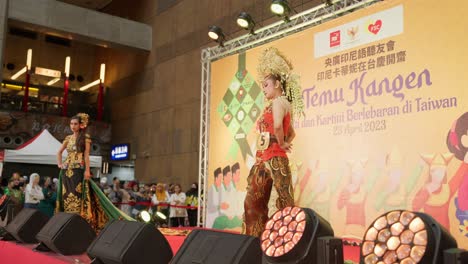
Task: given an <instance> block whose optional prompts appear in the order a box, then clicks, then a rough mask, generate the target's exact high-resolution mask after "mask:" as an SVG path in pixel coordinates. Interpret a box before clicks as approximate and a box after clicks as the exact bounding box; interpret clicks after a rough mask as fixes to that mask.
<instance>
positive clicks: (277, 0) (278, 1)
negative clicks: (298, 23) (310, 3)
mask: <svg viewBox="0 0 468 264" xmlns="http://www.w3.org/2000/svg"><path fill="white" fill-rule="evenodd" d="M270 10H271V12H273V14H275V15H277V16H279V17H282V18H283V19H284V21H286V22H288V21H289V16H288V15H289V13H290V12H291V8H290V7H289V3H288V1H286V0H273V1H272V2H271V5H270Z"/></svg>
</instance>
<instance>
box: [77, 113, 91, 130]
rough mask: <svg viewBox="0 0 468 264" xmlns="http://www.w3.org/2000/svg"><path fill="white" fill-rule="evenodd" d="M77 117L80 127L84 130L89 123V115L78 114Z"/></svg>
mask: <svg viewBox="0 0 468 264" xmlns="http://www.w3.org/2000/svg"><path fill="white" fill-rule="evenodd" d="M77 116H79V117H80V125H82V126H83V128H86V127H87V126H88V123H89V115H88V114H86V113H78V114H77Z"/></svg>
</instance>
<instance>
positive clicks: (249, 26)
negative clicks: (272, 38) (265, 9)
mask: <svg viewBox="0 0 468 264" xmlns="http://www.w3.org/2000/svg"><path fill="white" fill-rule="evenodd" d="M237 25H239V26H240V27H241V28H243V29H246V30H249V31H250V34H252V35H253V34H254V27H255V21H254V20H253V19H252V17H251V16H250V15H249V14H248V13H246V12H241V13H240V14H239V16H237Z"/></svg>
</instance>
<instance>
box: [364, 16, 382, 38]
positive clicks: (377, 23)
mask: <svg viewBox="0 0 468 264" xmlns="http://www.w3.org/2000/svg"><path fill="white" fill-rule="evenodd" d="M381 28H382V20H380V19H379V20H377V21H375V23H374V24H370V25H369V27H367V29H368V30H369V31H370V32H372V33H374V34H375V35H376V34H377V33H379V31H380V29H381Z"/></svg>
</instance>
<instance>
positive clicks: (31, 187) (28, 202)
mask: <svg viewBox="0 0 468 264" xmlns="http://www.w3.org/2000/svg"><path fill="white" fill-rule="evenodd" d="M39 179H40V177H39V174H37V173H33V174H31V176H30V177H29V183H28V184H27V185H26V188H25V190H24V194H25V200H24V208H34V209H37V208H38V205H39V202H40V201H41V200H43V199H44V193H43V192H42V188H41V186H39Z"/></svg>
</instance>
